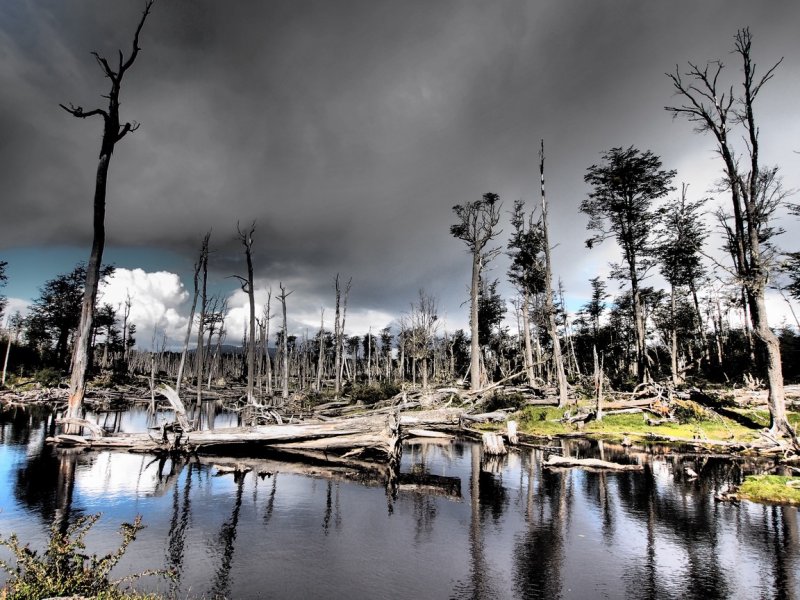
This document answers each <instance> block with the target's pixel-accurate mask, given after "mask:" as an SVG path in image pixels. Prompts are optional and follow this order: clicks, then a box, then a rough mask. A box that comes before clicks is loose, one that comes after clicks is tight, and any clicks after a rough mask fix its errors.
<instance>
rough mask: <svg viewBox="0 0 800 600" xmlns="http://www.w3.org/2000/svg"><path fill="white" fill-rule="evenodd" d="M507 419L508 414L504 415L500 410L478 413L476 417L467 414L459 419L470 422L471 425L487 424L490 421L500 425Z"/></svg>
mask: <svg viewBox="0 0 800 600" xmlns="http://www.w3.org/2000/svg"><path fill="white" fill-rule="evenodd" d="M507 418H508V413H505V412H503V411H502V410H496V411H494V412H490V413H480V414H477V415H469V414H467V413H464V414H462V415H461V419H462V420H463V421H471V422H473V423H489V422H490V421H493V422H495V423H502V422H503V421H505V420H506V419H507Z"/></svg>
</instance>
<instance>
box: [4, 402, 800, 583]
mask: <svg viewBox="0 0 800 600" xmlns="http://www.w3.org/2000/svg"><path fill="white" fill-rule="evenodd" d="M212 416H213V415H212ZM90 417H91V418H93V419H95V420H97V421H98V422H100V423H101V424H104V425H105V426H107V427H112V428H114V429H117V430H122V431H142V430H144V429H145V427H146V426H147V417H146V414H145V413H144V411H137V410H133V411H127V412H119V413H111V414H100V415H90ZM234 421H235V416H232V415H228V414H226V413H220V414H216V424H217V426H218V427H219V426H221V425H225V424H231V423H232V422H234ZM52 423H53V421H52V416H51V415H49V414H48V413H46V412H41V411H38V412H37V411H34V412H30V411H25V410H21V409H20V410H16V411H13V410H12V411H6V412H3V413H0V534H2V535H3V536H5V537H7V536H8V535H9V534H10V533H11V532H16V533H17V534H18V535H19V536H20V538H21V539H23V540H25V541H28V542H30V544H31V546H32V547H34V548H43V547H44V545H45V542H46V539H47V535H48V531H49V528H50V526H51V524H52V523H53V522H54V521H56V522H59V523H68V522H70V521H72V520H74V519H75V518H77V517H78V516H79V515H84V514H94V513H98V512H101V513H102V518H101V519H100V521H99V522H98V523H97V524H96V525H95V527H94V528H93V530H92V532H91V534H90V536H89V538H88V546H89V550H90V551H92V552H107V551H109V550H111V549H112V548H113V547H115V545H116V544H117V542H118V541H119V539H120V538H119V536H118V534H117V533H116V531H117V529H118V527H119V524H120V523H122V522H124V521H131V520H133V519H134V517H135V516H136V515H137V514H141V515H142V516H143V518H144V522H145V524H146V526H147V528H146V529H144V530H143V531H142V532H141V533H140V534H139V536H138V538H137V540H136V541H135V542H134V543H133V544H132V545H131V547H130V549H129V551H128V553H127V554H126V556H125V558H124V559H123V561H122V562H121V563H120V565H118V567H117V570H116V571H115V574H117V575H119V576H122V575H124V574H126V573H131V572H139V571H142V570H145V569H153V568H164V569H171V570H172V571H173V572H174V574H175V578H174V581H172V582H169V581H165V580H161V579H156V578H146V579H142V580H139V582H138V583H137V588H138V589H140V590H155V591H160V592H163V593H165V594H168V595H172V596H175V597H178V598H187V597H190V598H237V599H238V598H348V599H357V598H368V599H375V598H417V599H423V598H548V599H552V598H800V531H798V515H797V509H796V508H792V507H781V506H764V505H759V504H753V503H749V502H742V503H741V504H739V505H734V504H728V503H717V502H715V501H714V497H713V496H714V493H715V492H716V491H719V490H720V489H723V488H726V487H730V486H733V485H735V484H736V483H738V482H739V481H740V480H741V478H742V477H743V475H744V474H748V473H750V472H754V471H757V470H759V469H765V468H769V467H770V466H771V465H770V463H754V462H747V463H745V462H736V461H732V460H730V459H728V458H724V457H717V458H715V457H702V456H698V455H693V454H690V453H684V452H681V451H678V450H676V449H674V448H672V449H670V448H664V447H650V448H647V449H646V450H644V449H642V450H640V451H634V450H628V449H624V448H622V447H619V446H614V445H610V444H608V443H606V444H603V443H597V442H594V443H589V442H586V441H569V442H567V441H562V442H551V444H552V447H542V448H527V449H522V450H519V451H513V452H512V453H510V454H509V455H508V456H506V457H504V458H502V459H492V460H483V459H482V456H481V449H480V446H479V445H476V444H474V443H472V442H469V441H447V442H438V443H433V442H425V441H421V440H420V441H413V440H411V441H409V442H407V443H406V444H405V445H404V449H403V457H402V461H401V467H400V470H401V478H400V481H401V485H400V486H399V488H392V489H389V490H387V489H386V488H385V487H382V486H381V485H375V484H374V482H369V481H364V482H361V483H359V482H358V481H351V480H347V479H342V478H337V479H332V478H327V477H325V476H323V474H322V471H320V474H317V475H314V474H309V473H308V472H298V470H297V469H294V468H292V463H291V462H285V463H281V462H279V461H278V462H275V461H273V463H271V464H274V465H277V467H274V468H273V469H272V470H270V471H266V472H265V471H262V472H260V473H259V472H257V471H256V470H253V471H251V472H248V473H246V474H245V475H234V474H223V473H220V470H219V469H218V468H217V467H215V466H214V462H213V458H212V459H208V458H207V457H206V458H205V459H204V460H202V461H199V460H195V459H192V460H184V459H180V460H177V459H176V460H175V461H171V460H169V459H160V460H159V459H157V458H156V457H154V456H152V455H148V454H131V453H127V452H83V451H80V450H77V451H76V450H56V449H53V448H52V447H51V446H49V445H47V444H46V443H45V437H46V436H47V435H48V433H49V429H50V428H51V427H52ZM549 452H558V453H559V454H565V455H570V456H579V457H590V456H602V457H603V458H605V459H606V460H617V461H619V462H636V463H641V464H643V465H644V467H645V468H644V471H643V472H625V473H596V472H588V471H584V470H579V469H572V470H548V469H543V468H542V462H543V460H544V457H545V456H546V455H547V453H549ZM273 458H274V457H273ZM281 465H283V467H282V466H281ZM687 466H688V467H691V469H693V470H694V471H696V472H697V473H698V474H699V477H697V478H696V479H693V478H690V477H689V476H688V475H686V471H685V467H687ZM402 475H406V476H408V477H411V476H422V479H421V480H423V481H426V482H427V485H402V481H403V478H402ZM418 480H419V478H418ZM0 553H3V556H2V557H0V558H4V559H8V558H9V557H8V556H7V553H6V552H5V550H4V549H0ZM0 577H4V576H3V575H0ZM0 581H2V580H1V579H0Z"/></svg>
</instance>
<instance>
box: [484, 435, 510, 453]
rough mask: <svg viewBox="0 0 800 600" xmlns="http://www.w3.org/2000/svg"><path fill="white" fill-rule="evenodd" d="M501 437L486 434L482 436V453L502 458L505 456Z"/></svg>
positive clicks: (505, 451) (504, 447)
mask: <svg viewBox="0 0 800 600" xmlns="http://www.w3.org/2000/svg"><path fill="white" fill-rule="evenodd" d="M507 452H508V450H506V446H505V444H504V443H503V436H501V435H500V434H499V433H491V432H486V433H484V434H483V453H484V454H485V455H488V456H502V455H503V454H506V453H507Z"/></svg>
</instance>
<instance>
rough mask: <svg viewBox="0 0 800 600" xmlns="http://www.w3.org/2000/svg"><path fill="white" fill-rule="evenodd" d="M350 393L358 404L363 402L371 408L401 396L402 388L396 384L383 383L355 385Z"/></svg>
mask: <svg viewBox="0 0 800 600" xmlns="http://www.w3.org/2000/svg"><path fill="white" fill-rule="evenodd" d="M348 393H349V396H350V397H351V398H352V399H353V400H355V401H356V402H363V403H364V404H366V405H368V406H369V405H372V404H375V403H376V402H380V401H381V400H386V399H387V398H391V397H392V396H395V395H397V394H399V393H400V387H399V386H398V385H395V384H394V383H382V384H380V385H360V384H355V385H353V386H352V387H350V389H349V392H348Z"/></svg>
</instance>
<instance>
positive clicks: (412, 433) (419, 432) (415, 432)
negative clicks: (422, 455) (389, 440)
mask: <svg viewBox="0 0 800 600" xmlns="http://www.w3.org/2000/svg"><path fill="white" fill-rule="evenodd" d="M404 434H405V435H407V436H408V437H420V438H432V439H433V438H436V439H447V440H451V439H453V438H454V437H455V436H454V435H452V434H450V433H444V432H443V431H433V430H431V429H409V430H407V431H405V432H404Z"/></svg>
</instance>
